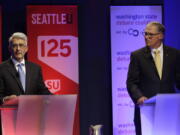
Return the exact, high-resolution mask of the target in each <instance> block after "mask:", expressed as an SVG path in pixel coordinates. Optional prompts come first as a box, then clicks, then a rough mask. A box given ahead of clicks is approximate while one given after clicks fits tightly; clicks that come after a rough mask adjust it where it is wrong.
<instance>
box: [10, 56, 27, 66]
mask: <svg viewBox="0 0 180 135" xmlns="http://www.w3.org/2000/svg"><path fill="white" fill-rule="evenodd" d="M11 59H12V62H13V63H14V65H15V66H17V65H18V64H22V65H25V60H24V59H23V60H22V61H21V62H19V61H17V60H16V59H14V58H12V57H11Z"/></svg>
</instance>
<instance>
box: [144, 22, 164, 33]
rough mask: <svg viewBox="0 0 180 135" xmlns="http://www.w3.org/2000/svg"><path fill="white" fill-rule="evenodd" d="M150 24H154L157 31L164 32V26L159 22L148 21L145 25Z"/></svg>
mask: <svg viewBox="0 0 180 135" xmlns="http://www.w3.org/2000/svg"><path fill="white" fill-rule="evenodd" d="M150 25H154V26H156V27H157V28H158V31H159V32H161V33H163V34H165V27H164V25H163V24H161V23H159V22H150V23H148V24H147V26H150Z"/></svg>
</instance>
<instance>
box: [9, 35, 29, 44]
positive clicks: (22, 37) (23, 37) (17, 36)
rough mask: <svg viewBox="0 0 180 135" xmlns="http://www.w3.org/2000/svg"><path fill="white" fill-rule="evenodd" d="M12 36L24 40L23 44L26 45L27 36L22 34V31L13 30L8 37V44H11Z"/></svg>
mask: <svg viewBox="0 0 180 135" xmlns="http://www.w3.org/2000/svg"><path fill="white" fill-rule="evenodd" d="M14 38H17V39H22V40H24V41H25V43H26V44H25V45H27V36H26V34H24V33H22V32H15V33H13V34H12V35H11V37H10V38H9V45H11V43H12V40H13V39H14Z"/></svg>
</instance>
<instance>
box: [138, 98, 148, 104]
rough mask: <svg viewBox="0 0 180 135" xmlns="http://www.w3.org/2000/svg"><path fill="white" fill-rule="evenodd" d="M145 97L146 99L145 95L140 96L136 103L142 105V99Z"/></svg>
mask: <svg viewBox="0 0 180 135" xmlns="http://www.w3.org/2000/svg"><path fill="white" fill-rule="evenodd" d="M147 99H148V98H147V97H145V96H142V97H140V98H139V99H138V100H137V104H138V105H142V104H143V103H144V101H145V100H147Z"/></svg>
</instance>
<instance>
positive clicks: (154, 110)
mask: <svg viewBox="0 0 180 135" xmlns="http://www.w3.org/2000/svg"><path fill="white" fill-rule="evenodd" d="M140 111H141V125H142V135H179V133H180V128H179V125H180V115H179V114H180V94H159V95H157V96H155V97H153V98H152V99H149V100H147V101H145V103H144V105H142V106H141V107H140Z"/></svg>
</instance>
